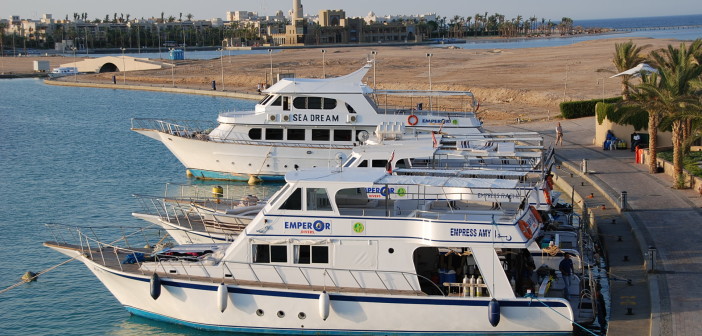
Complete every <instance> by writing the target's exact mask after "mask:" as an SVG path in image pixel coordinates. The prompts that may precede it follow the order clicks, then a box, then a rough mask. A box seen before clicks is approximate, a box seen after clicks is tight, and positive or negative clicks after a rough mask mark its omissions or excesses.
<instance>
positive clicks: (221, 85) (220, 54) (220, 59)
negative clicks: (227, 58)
mask: <svg viewBox="0 0 702 336" xmlns="http://www.w3.org/2000/svg"><path fill="white" fill-rule="evenodd" d="M219 65H220V66H221V67H222V83H221V84H219V86H220V88H221V90H222V91H224V50H223V49H222V48H219Z"/></svg>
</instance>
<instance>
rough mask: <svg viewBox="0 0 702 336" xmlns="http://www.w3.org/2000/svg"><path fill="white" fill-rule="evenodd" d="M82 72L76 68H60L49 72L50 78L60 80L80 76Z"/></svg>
mask: <svg viewBox="0 0 702 336" xmlns="http://www.w3.org/2000/svg"><path fill="white" fill-rule="evenodd" d="M79 74H80V72H78V68H76V67H58V68H54V69H53V70H51V72H49V77H50V78H59V77H65V76H71V75H79Z"/></svg>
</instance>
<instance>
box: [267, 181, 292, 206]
mask: <svg viewBox="0 0 702 336" xmlns="http://www.w3.org/2000/svg"><path fill="white" fill-rule="evenodd" d="M288 188H290V185H288V184H286V185H285V186H284V187H283V188H282V189H280V190H279V191H278V192H277V193H275V195H273V198H272V199H271V200H270V202H268V203H269V204H275V202H277V201H278V199H279V198H280V196H281V195H282V194H285V192H286V191H287V190H288Z"/></svg>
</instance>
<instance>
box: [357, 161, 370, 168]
mask: <svg viewBox="0 0 702 336" xmlns="http://www.w3.org/2000/svg"><path fill="white" fill-rule="evenodd" d="M358 166H359V167H362V168H366V167H368V160H363V161H361V163H359V164H358Z"/></svg>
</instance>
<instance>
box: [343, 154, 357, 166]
mask: <svg viewBox="0 0 702 336" xmlns="http://www.w3.org/2000/svg"><path fill="white" fill-rule="evenodd" d="M354 162H356V157H355V156H352V157H350V158H349V159H348V160H346V163H344V167H351V165H352V164H353V163H354Z"/></svg>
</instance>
